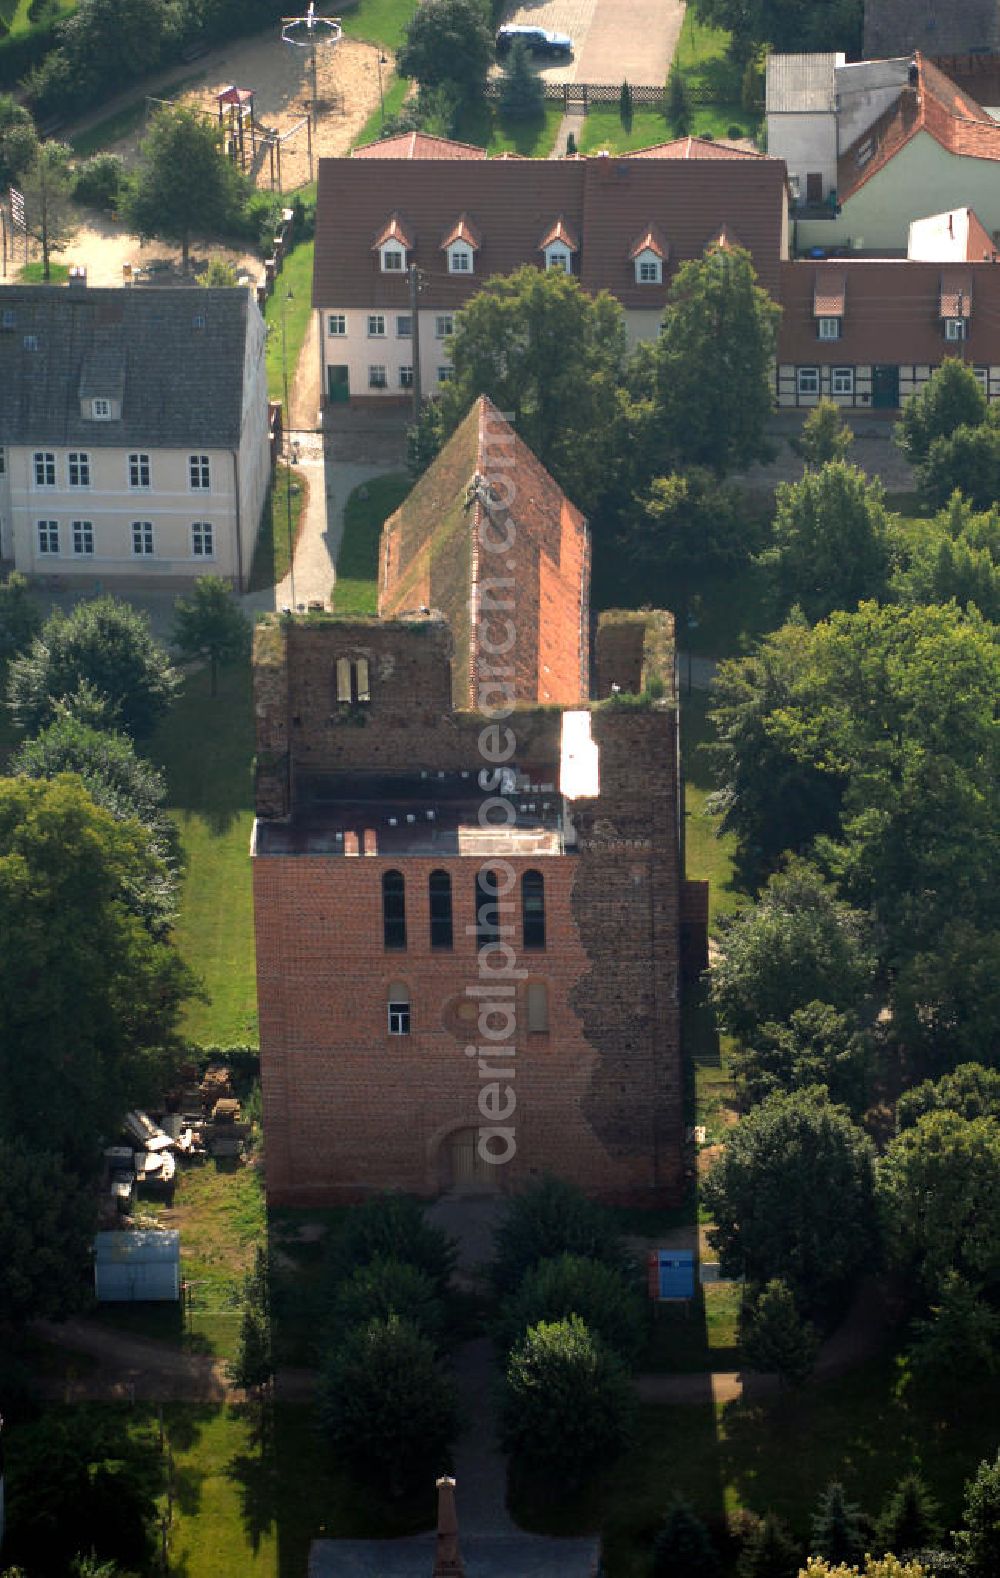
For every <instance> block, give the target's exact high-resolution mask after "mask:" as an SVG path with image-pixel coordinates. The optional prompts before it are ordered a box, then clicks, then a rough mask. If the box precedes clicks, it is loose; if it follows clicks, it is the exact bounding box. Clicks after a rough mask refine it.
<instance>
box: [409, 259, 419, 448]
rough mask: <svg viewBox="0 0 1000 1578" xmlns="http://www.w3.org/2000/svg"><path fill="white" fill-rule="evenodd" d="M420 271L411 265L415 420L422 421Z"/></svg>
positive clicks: (414, 265) (411, 324) (411, 325)
mask: <svg viewBox="0 0 1000 1578" xmlns="http://www.w3.org/2000/svg"><path fill="white" fill-rule="evenodd" d="M419 295H420V270H419V269H418V268H417V265H416V264H415V263H411V264H410V327H411V329H412V332H413V420H414V422H419V421H420V406H421V399H420V311H419V307H418V297H419Z"/></svg>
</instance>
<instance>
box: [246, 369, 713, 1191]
mask: <svg viewBox="0 0 1000 1578" xmlns="http://www.w3.org/2000/svg"><path fill="white" fill-rule="evenodd" d="M589 594H590V549H589V537H588V531H587V524H586V522H585V520H584V519H583V517H582V515H581V514H580V512H579V510H577V509H575V508H574V506H573V505H572V504H571V503H570V502H569V500H568V499H567V498H566V497H565V495H564V494H563V493H562V492H561V491H560V490H559V488H558V487H557V486H556V484H555V483H554V481H553V480H552V478H551V477H550V476H549V475H548V473H547V472H546V471H545V470H544V468H543V467H542V466H541V465H540V464H539V462H538V461H537V459H536V458H535V457H534V455H533V454H532V453H531V451H530V450H529V449H528V448H527V447H526V446H525V444H524V443H523V442H522V441H521V440H520V439H519V438H517V437H516V436H515V434H514V432H513V430H512V429H511V428H510V426H509V425H508V424H507V423H506V422H505V421H504V419H503V418H502V417H501V416H500V414H499V412H497V411H496V410H495V408H494V407H493V406H492V405H491V404H490V403H489V401H487V400H485V399H483V400H481V401H480V402H479V403H478V404H477V405H476V406H474V407H473V409H472V411H471V412H470V413H469V415H468V417H467V418H466V420H465V421H464V423H463V424H462V426H461V427H460V428H459V429H458V431H457V432H456V433H455V434H454V435H453V437H452V438H451V440H450V441H449V442H448V444H447V445H446V446H445V447H444V449H443V450H442V452H441V454H440V455H439V456H438V458H437V459H436V461H435V462H434V464H433V465H432V466H431V467H430V469H429V470H428V471H427V472H426V473H425V475H424V476H423V477H422V478H421V479H420V480H419V482H417V484H416V485H415V487H414V489H413V491H412V492H411V494H410V495H409V497H408V498H407V499H406V501H405V502H404V503H403V505H402V506H401V507H400V509H399V510H397V512H396V513H395V515H393V516H392V517H391V518H390V519H389V520H388V521H387V522H386V524H385V527H384V528H383V532H382V539H381V545H380V557H379V613H378V617H377V618H349V617H343V618H341V617H338V616H336V615H329V614H308V615H304V616H291V615H283V616H280V617H279V616H276V617H275V618H274V619H273V620H272V621H271V622H270V623H266V624H264V625H261V626H259V627H258V630H257V633H256V641H255V650H254V690H255V709H256V724H257V769H256V772H257V776H256V823H255V828H254V835H253V846H252V853H253V882H254V904H255V914H256V939H257V987H258V998H259V1008H260V1038H261V1083H262V1088H263V1101H264V1129H265V1136H266V1145H267V1187H268V1194H269V1197H270V1198H271V1200H272V1201H274V1202H278V1203H281V1202H285V1203H303V1204H305V1203H332V1202H337V1201H341V1200H353V1199H358V1198H360V1197H362V1196H363V1195H365V1194H366V1193H369V1192H371V1191H374V1190H379V1189H385V1188H398V1189H403V1190H407V1191H411V1192H413V1193H416V1194H421V1195H433V1194H437V1193H439V1192H441V1191H442V1190H446V1189H449V1188H459V1189H469V1190H478V1189H499V1190H502V1191H507V1190H513V1189H516V1188H517V1187H518V1186H519V1185H521V1184H523V1183H524V1182H525V1181H526V1180H528V1179H529V1178H531V1177H535V1176H538V1175H540V1174H542V1173H544V1172H546V1171H551V1172H555V1173H558V1174H560V1175H561V1176H563V1177H566V1178H569V1179H572V1180H574V1181H575V1182H577V1183H579V1184H580V1185H582V1186H583V1187H584V1188H585V1189H586V1190H587V1191H588V1192H590V1193H592V1194H594V1195H596V1196H599V1197H602V1198H605V1199H608V1200H618V1201H641V1202H650V1203H651V1202H654V1201H670V1200H673V1199H675V1198H676V1197H677V1196H678V1194H679V1192H680V1190H681V1187H682V1180H683V1127H682V1079H681V1054H680V1007H679V996H680V950H681V919H682V916H681V911H682V906H684V905H685V904H686V905H687V906H689V907H698V906H701V907H703V905H704V898H705V894H704V890H703V885H702V884H693V883H692V884H685V883H684V882H683V870H682V849H681V837H680V824H679V807H680V800H679V783H680V778H679V768H678V714H677V707H676V695H675V679H674V647H673V619H672V617H671V615H670V614H668V613H663V612H644V613H641V614H638V613H607V614H603V615H602V616H601V617H600V618H599V619H598V620H597V622H596V631H592V621H591V614H590V604H589Z"/></svg>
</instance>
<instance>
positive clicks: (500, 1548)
mask: <svg viewBox="0 0 1000 1578" xmlns="http://www.w3.org/2000/svg"><path fill="white" fill-rule="evenodd" d="M459 1543H460V1545H461V1547H462V1559H463V1561H464V1563H465V1571H466V1575H467V1578H594V1575H595V1574H596V1573H597V1572H598V1567H599V1560H600V1540H599V1539H598V1538H597V1537H596V1536H594V1537H593V1538H584V1539H575V1540H557V1539H550V1538H548V1537H546V1536H544V1535H540V1534H509V1535H500V1534H497V1535H489V1534H479V1535H468V1536H466V1535H463V1534H460V1535H459ZM434 1547H435V1537H434V1535H433V1534H418V1535H416V1536H414V1537H413V1538H412V1539H408V1540H313V1542H312V1544H311V1546H310V1547H309V1578H430V1574H431V1573H432V1571H433V1569H434Z"/></svg>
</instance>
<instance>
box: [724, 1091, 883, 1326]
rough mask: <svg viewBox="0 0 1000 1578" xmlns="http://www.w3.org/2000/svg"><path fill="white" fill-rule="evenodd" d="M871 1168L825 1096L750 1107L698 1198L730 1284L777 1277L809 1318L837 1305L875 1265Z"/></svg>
mask: <svg viewBox="0 0 1000 1578" xmlns="http://www.w3.org/2000/svg"><path fill="white" fill-rule="evenodd" d="M874 1161H875V1157H874V1149H873V1147H872V1144H871V1141H870V1140H869V1139H868V1137H867V1135H865V1134H863V1133H862V1132H861V1130H860V1129H858V1128H856V1127H855V1125H854V1124H853V1123H852V1122H851V1119H850V1118H849V1117H848V1115H847V1113H846V1112H844V1110H843V1108H841V1107H835V1106H833V1105H832V1103H831V1102H830V1101H829V1099H828V1098H827V1095H826V1092H825V1091H821V1090H804V1091H796V1092H795V1093H794V1094H792V1095H790V1096H771V1097H770V1098H769V1099H768V1100H767V1101H765V1102H762V1103H761V1105H760V1106H759V1107H754V1109H753V1110H752V1111H751V1112H749V1113H748V1114H747V1116H746V1117H745V1118H743V1119H742V1121H741V1122H740V1123H739V1124H738V1125H737V1126H736V1128H735V1129H734V1130H733V1131H732V1133H731V1134H730V1136H729V1138H728V1139H727V1141H726V1145H725V1148H724V1150H723V1152H722V1156H721V1157H720V1159H719V1161H718V1162H717V1163H716V1164H715V1166H714V1167H713V1169H712V1171H711V1172H710V1173H709V1175H708V1178H707V1180H706V1181H705V1184H704V1186H703V1191H702V1197H703V1201H704V1204H705V1205H706V1207H707V1208H708V1210H709V1211H710V1212H711V1215H712V1219H713V1222H714V1224H715V1225H714V1226H713V1227H712V1229H711V1230H710V1234H709V1237H710V1241H711V1243H712V1245H713V1247H714V1248H715V1249H717V1250H718V1252H719V1257H720V1260H721V1262H722V1265H723V1267H724V1269H725V1271H726V1274H727V1275H730V1276H741V1275H745V1276H746V1277H747V1278H748V1279H749V1280H750V1281H753V1282H758V1283H765V1282H768V1281H770V1280H771V1279H772V1278H774V1277H779V1278H781V1279H782V1280H784V1281H785V1282H787V1283H788V1285H789V1286H790V1287H791V1288H792V1289H793V1290H794V1292H795V1295H796V1297H797V1298H798V1299H799V1300H800V1302H801V1305H802V1307H803V1309H805V1310H806V1311H807V1312H809V1313H812V1312H814V1311H816V1310H818V1309H820V1308H822V1307H823V1305H824V1304H825V1303H828V1302H830V1301H831V1300H835V1299H836V1298H837V1297H839V1296H840V1295H841V1294H842V1293H843V1292H845V1291H846V1289H847V1287H848V1286H849V1285H850V1283H851V1281H852V1279H853V1278H854V1277H856V1276H857V1275H858V1274H859V1272H860V1271H861V1270H862V1268H863V1267H866V1266H869V1265H870V1264H871V1263H872V1259H873V1256H874V1251H875V1246H876V1229H875V1209H874V1205H875V1202H874V1194H875V1180H874V1173H875V1166H874Z"/></svg>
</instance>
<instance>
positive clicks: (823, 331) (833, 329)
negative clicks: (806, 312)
mask: <svg viewBox="0 0 1000 1578" xmlns="http://www.w3.org/2000/svg"><path fill="white" fill-rule="evenodd" d="M843 321H844V320H843V319H842V318H818V319H817V329H816V332H817V334H818V335H819V338H820V339H821V340H839V339H840V330H841V325H842V323H843Z"/></svg>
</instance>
